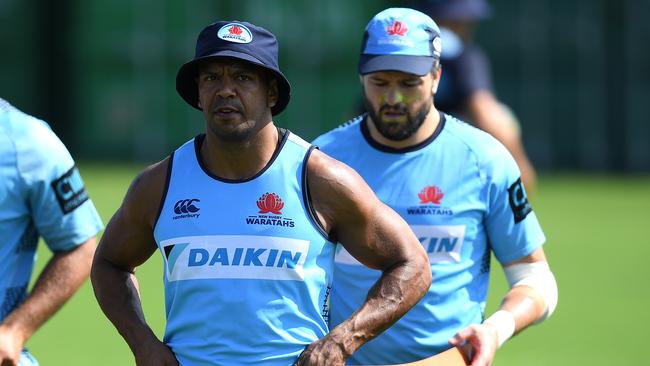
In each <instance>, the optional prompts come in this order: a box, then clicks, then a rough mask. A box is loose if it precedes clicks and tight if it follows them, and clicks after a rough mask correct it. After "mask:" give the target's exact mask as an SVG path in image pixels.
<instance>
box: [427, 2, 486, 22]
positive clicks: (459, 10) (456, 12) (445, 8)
mask: <svg viewBox="0 0 650 366" xmlns="http://www.w3.org/2000/svg"><path fill="white" fill-rule="evenodd" d="M422 9H423V11H425V12H426V13H427V14H429V15H431V16H432V17H434V18H436V19H438V20H481V19H487V18H489V17H490V16H492V7H491V6H490V4H489V3H488V2H487V1H486V0H427V1H424V2H423V3H422Z"/></svg>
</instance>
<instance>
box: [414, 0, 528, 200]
mask: <svg viewBox="0 0 650 366" xmlns="http://www.w3.org/2000/svg"><path fill="white" fill-rule="evenodd" d="M416 4H417V5H416V8H417V9H420V10H421V11H422V12H424V13H425V14H428V15H429V16H431V17H432V18H433V19H434V20H435V21H436V22H437V23H438V25H439V26H440V31H441V37H442V39H443V43H444V44H445V47H444V48H443V50H442V54H441V56H440V57H441V63H442V65H443V67H444V69H445V72H444V76H443V77H442V79H441V81H440V86H439V88H438V93H437V94H436V107H437V108H438V109H439V110H441V111H443V112H445V113H449V114H451V115H454V116H458V117H459V118H466V119H467V121H468V122H471V123H472V124H474V125H475V126H476V127H478V128H480V129H482V130H484V131H486V132H488V133H489V134H491V135H492V136H494V137H496V138H497V139H498V140H499V141H500V142H501V143H502V144H504V146H505V147H506V148H507V149H508V151H510V153H511V154H512V156H513V157H514V158H515V161H516V162H517V165H518V166H519V169H520V170H521V173H522V181H523V182H524V186H525V187H526V189H527V190H528V192H529V193H532V192H533V191H534V188H535V183H536V174H535V168H534V167H533V165H532V163H531V162H530V160H529V159H528V156H527V154H526V151H525V149H524V144H523V142H522V139H521V129H520V125H519V122H518V121H517V118H516V116H515V115H514V113H513V112H512V111H511V110H510V109H509V108H508V107H507V106H506V105H505V104H503V103H502V102H501V101H499V100H498V98H497V97H496V95H495V93H494V88H493V86H492V80H491V70H490V61H489V60H488V58H487V56H486V55H485V52H484V51H483V49H482V48H481V47H480V46H479V45H478V44H476V43H475V42H474V40H473V35H474V29H475V28H476V25H477V22H479V21H482V20H485V19H488V18H490V17H491V16H492V8H491V7H490V4H489V3H488V2H487V1H486V0H419V1H416Z"/></svg>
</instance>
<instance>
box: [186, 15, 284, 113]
mask: <svg viewBox="0 0 650 366" xmlns="http://www.w3.org/2000/svg"><path fill="white" fill-rule="evenodd" d="M222 57H229V58H236V59H239V60H242V61H246V62H249V63H251V64H253V65H256V66H259V67H261V68H264V69H266V70H268V71H270V72H271V73H272V74H273V76H274V77H275V79H276V80H277V83H278V94H279V95H278V101H277V102H276V104H275V105H274V106H273V107H272V108H271V113H272V114H273V115H276V114H279V113H280V112H282V111H283V110H284V109H285V108H286V107H287V104H289V99H290V97H291V85H290V84H289V80H287V78H286V77H285V76H284V74H283V73H282V71H280V66H279V65H278V41H277V39H276V38H275V36H274V35H273V33H271V32H269V31H268V30H266V29H264V28H262V27H258V26H256V25H254V24H251V23H248V22H240V21H219V22H216V23H212V24H210V25H208V26H207V27H205V28H203V30H202V31H201V33H199V36H198V38H197V40H196V52H195V55H194V59H192V60H191V61H189V62H187V63H185V64H184V65H183V66H181V68H180V69H179V70H178V74H176V91H178V94H180V96H181V97H182V98H183V100H185V101H186V102H187V103H188V104H189V105H191V106H192V107H194V108H196V109H199V110H200V109H201V107H199V105H198V101H199V91H198V85H197V84H196V77H197V73H198V64H199V63H200V62H201V61H205V60H210V59H215V58H222Z"/></svg>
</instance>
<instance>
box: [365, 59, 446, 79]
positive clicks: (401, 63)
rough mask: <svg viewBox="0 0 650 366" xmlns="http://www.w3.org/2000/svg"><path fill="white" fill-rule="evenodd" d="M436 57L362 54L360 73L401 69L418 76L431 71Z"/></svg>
mask: <svg viewBox="0 0 650 366" xmlns="http://www.w3.org/2000/svg"><path fill="white" fill-rule="evenodd" d="M435 60H436V58H435V57H430V56H407V55H367V54H366V55H361V58H360V59H359V74H361V75H365V74H370V73H373V72H379V71H400V72H405V73H409V74H414V75H418V76H424V75H426V74H428V73H429V72H431V68H432V67H433V62H434V61H435Z"/></svg>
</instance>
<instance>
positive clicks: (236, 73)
mask: <svg viewBox="0 0 650 366" xmlns="http://www.w3.org/2000/svg"><path fill="white" fill-rule="evenodd" d="M197 84H198V88H199V105H200V107H201V108H202V109H203V114H204V116H205V121H206V126H207V128H208V129H209V130H210V131H211V132H212V133H214V134H215V135H216V136H217V137H219V138H220V139H222V140H224V141H232V142H240V141H246V140H248V139H250V137H251V136H253V135H254V134H255V133H256V132H257V131H259V130H260V129H261V128H262V127H264V126H265V125H266V123H268V122H270V121H271V118H272V117H271V109H270V108H271V107H272V106H274V105H275V103H276V101H277V98H278V88H277V84H276V81H275V80H274V79H271V80H270V79H269V77H268V76H267V74H266V73H265V72H264V70H263V69H261V68H260V67H257V66H255V65H252V64H250V63H248V62H244V61H239V60H237V59H232V58H224V59H216V60H210V61H206V62H203V63H201V64H200V65H199V67H198V78H197Z"/></svg>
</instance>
